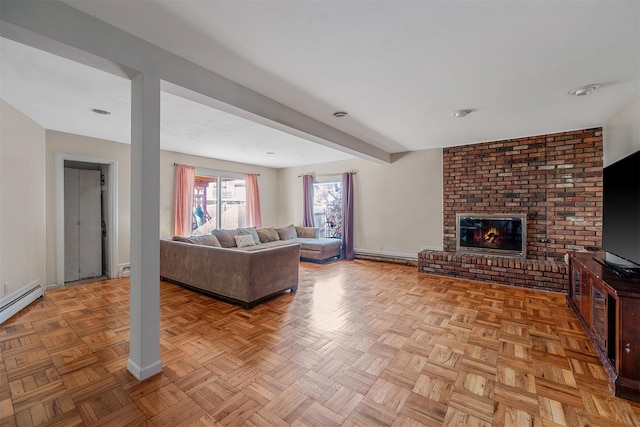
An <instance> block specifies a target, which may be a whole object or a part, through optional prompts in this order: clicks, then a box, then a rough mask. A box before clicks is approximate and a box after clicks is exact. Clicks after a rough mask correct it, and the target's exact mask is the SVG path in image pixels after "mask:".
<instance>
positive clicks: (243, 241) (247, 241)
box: [235, 234, 256, 248]
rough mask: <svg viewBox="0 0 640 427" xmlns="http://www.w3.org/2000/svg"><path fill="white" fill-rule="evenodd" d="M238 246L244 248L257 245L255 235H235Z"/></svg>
mask: <svg viewBox="0 0 640 427" xmlns="http://www.w3.org/2000/svg"><path fill="white" fill-rule="evenodd" d="M235 241H236V246H238V247H239V248H244V247H247V246H255V245H256V242H255V241H254V240H253V236H252V235H251V234H241V235H239V236H236V237H235Z"/></svg>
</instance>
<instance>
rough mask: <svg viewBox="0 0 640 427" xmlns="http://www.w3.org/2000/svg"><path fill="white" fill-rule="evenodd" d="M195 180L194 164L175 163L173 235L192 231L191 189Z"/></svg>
mask: <svg viewBox="0 0 640 427" xmlns="http://www.w3.org/2000/svg"><path fill="white" fill-rule="evenodd" d="M195 181H196V168H195V167H194V166H187V165H176V182H175V194H174V196H175V197H174V201H173V234H174V236H185V237H186V236H191V232H192V231H193V225H192V224H193V189H194V186H195Z"/></svg>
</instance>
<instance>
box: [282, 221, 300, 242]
mask: <svg viewBox="0 0 640 427" xmlns="http://www.w3.org/2000/svg"><path fill="white" fill-rule="evenodd" d="M277 231H278V237H280V240H291V239H295V238H296V237H298V233H296V228H295V227H294V226H293V224H291V225H287V226H286V227H283V228H278V229H277Z"/></svg>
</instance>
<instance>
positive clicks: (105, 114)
mask: <svg viewBox="0 0 640 427" xmlns="http://www.w3.org/2000/svg"><path fill="white" fill-rule="evenodd" d="M91 111H93V112H94V113H96V114H102V115H103V116H108V115H109V114H111V112H110V111H107V110H100V109H99V108H92V109H91Z"/></svg>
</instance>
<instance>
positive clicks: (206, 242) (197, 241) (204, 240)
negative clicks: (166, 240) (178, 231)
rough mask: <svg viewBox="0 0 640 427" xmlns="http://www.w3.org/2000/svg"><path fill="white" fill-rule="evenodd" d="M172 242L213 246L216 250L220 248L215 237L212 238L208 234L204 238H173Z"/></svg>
mask: <svg viewBox="0 0 640 427" xmlns="http://www.w3.org/2000/svg"><path fill="white" fill-rule="evenodd" d="M173 240H174V241H175V242H182V243H191V244H194V245H204V246H215V247H217V248H219V247H221V246H220V242H219V241H218V239H217V238H216V236H212V235H208V234H207V235H204V236H191V237H181V236H174V238H173Z"/></svg>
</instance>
